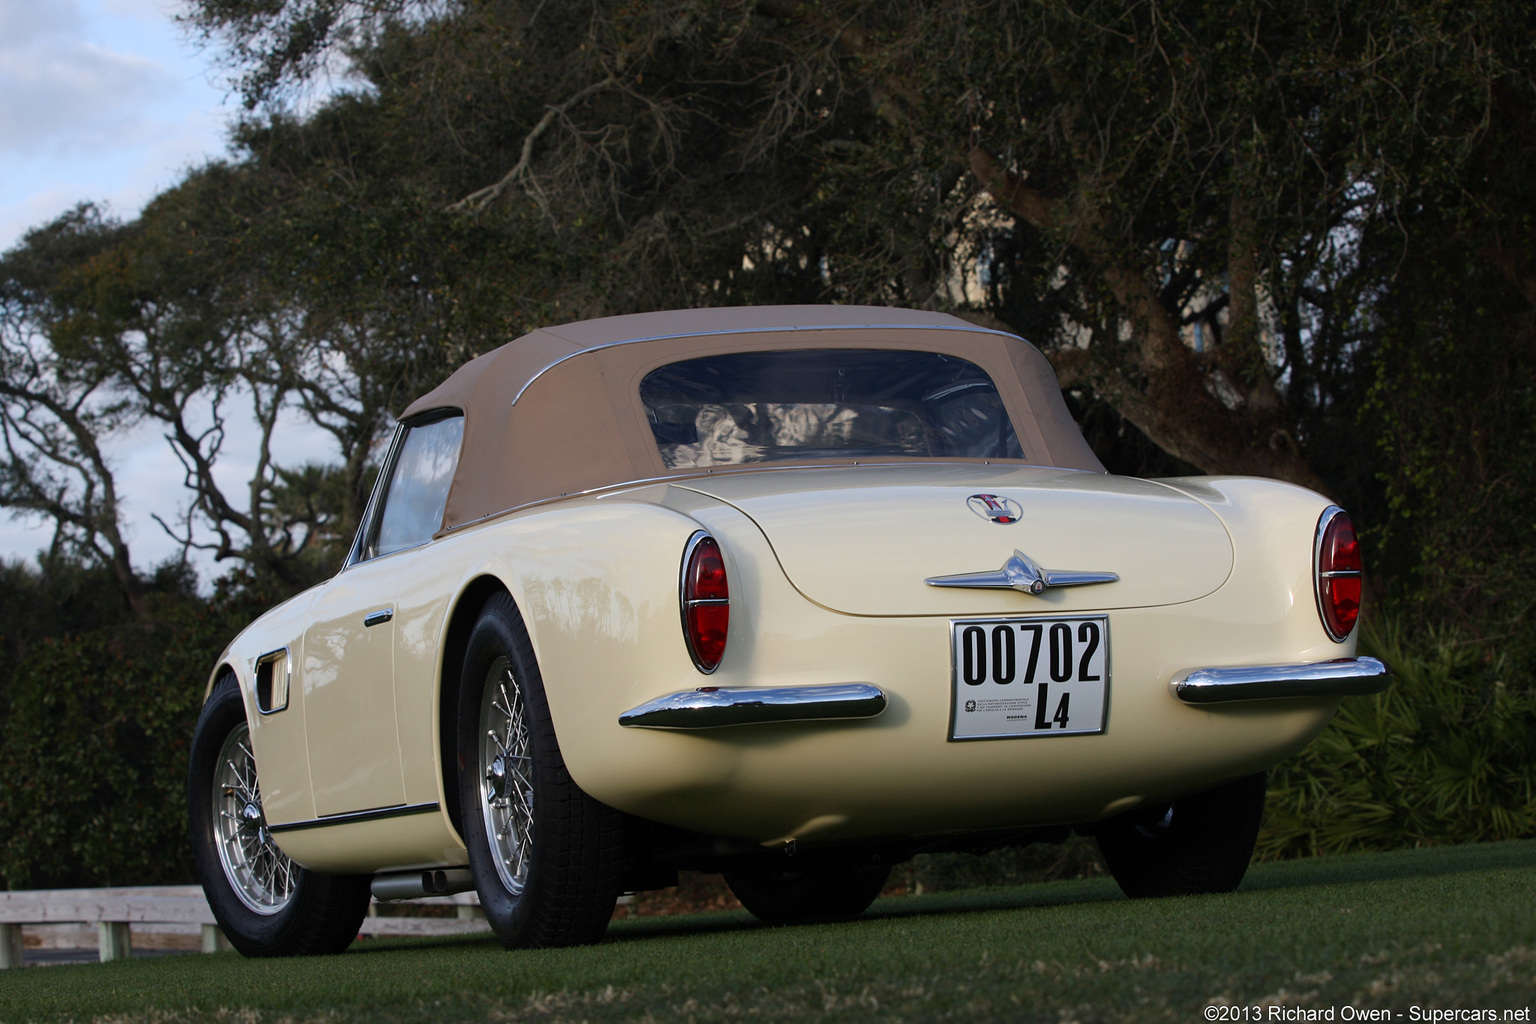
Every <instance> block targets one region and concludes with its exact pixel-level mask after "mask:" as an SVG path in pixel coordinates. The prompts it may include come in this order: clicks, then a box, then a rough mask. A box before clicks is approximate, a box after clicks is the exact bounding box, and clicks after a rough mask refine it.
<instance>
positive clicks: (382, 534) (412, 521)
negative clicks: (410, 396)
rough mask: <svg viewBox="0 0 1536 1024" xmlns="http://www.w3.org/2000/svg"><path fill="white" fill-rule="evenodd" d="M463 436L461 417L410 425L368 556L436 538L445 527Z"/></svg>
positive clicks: (396, 459) (391, 475)
mask: <svg viewBox="0 0 1536 1024" xmlns="http://www.w3.org/2000/svg"><path fill="white" fill-rule="evenodd" d="M463 440H464V417H463V416H450V417H447V418H446V419H440V420H434V421H433V422H431V423H423V424H421V425H420V426H413V427H410V428H408V429H407V431H406V434H405V437H404V438H403V439H402V441H401V444H400V450H399V454H397V455H396V456H395V463H394V470H393V472H392V473H391V474H390V479H389V489H388V490H387V491H386V492H385V494H384V508H383V510H382V512H381V514H380V515H379V530H378V534H377V539H376V540H375V541H374V544H373V550H372V551H371V552H369V554H370V555H387V554H389V553H390V552H391V551H400V550H401V549H403V548H409V547H415V546H416V545H417V544H425V543H426V542H427V541H429V540H431V539H432V535H433V534H434V533H436V532H437V531H438V528H439V527H441V526H442V525H443V509H444V508H445V507H446V506H447V504H448V486H449V484H451V483H452V482H453V471H454V470H455V469H456V468H457V467H458V464H459V445H460V443H461V442H462V441H463Z"/></svg>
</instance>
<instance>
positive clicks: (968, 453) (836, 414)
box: [640, 349, 1024, 469]
mask: <svg viewBox="0 0 1536 1024" xmlns="http://www.w3.org/2000/svg"><path fill="white" fill-rule="evenodd" d="M640 399H641V401H642V402H644V403H645V410H646V415H647V417H648V418H649V420H650V424H651V432H652V433H653V434H654V436H655V438H656V446H657V448H658V449H659V450H660V452H661V458H662V461H663V462H664V463H665V464H666V466H667V468H668V469H693V468H702V467H706V466H730V465H741V464H744V463H751V462H767V461H771V460H774V459H822V458H836V459H848V458H879V457H888V456H905V457H914V456H916V457H930V458H944V457H951V458H953V457H963V458H982V459H987V458H996V459H1022V458H1023V457H1024V452H1023V449H1022V447H1021V446H1020V444H1019V439H1018V436H1017V435H1016V434H1015V433H1014V430H1013V424H1012V422H1010V421H1009V419H1008V414H1007V412H1006V411H1005V410H1004V408H1003V403H1002V399H1001V398H999V396H998V393H997V387H996V385H994V384H993V383H992V379H991V378H990V377H988V376H987V375H986V373H984V372H983V371H982V370H981V368H980V367H978V366H976V364H974V363H971V362H967V361H966V360H964V359H957V358H956V357H954V356H948V355H942V354H940V353H937V352H909V351H886V350H880V349H809V350H792V351H775V352H738V353H731V354H727V355H716V356H705V357H704V358H701V359H689V360H685V361H683V362H677V363H672V364H670V365H667V366H663V367H660V368H658V369H656V370H652V371H651V372H650V373H648V374H646V376H645V379H644V380H642V381H641V382H640Z"/></svg>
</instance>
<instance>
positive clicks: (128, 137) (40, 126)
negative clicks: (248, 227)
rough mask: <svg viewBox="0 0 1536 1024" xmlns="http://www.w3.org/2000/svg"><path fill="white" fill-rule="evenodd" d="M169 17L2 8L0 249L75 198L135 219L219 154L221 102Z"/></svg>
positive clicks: (101, 4) (64, 1)
mask: <svg viewBox="0 0 1536 1024" xmlns="http://www.w3.org/2000/svg"><path fill="white" fill-rule="evenodd" d="M175 9H176V8H175V6H174V5H172V4H168V3H165V2H162V0H48V2H39V0H0V249H7V248H10V246H11V245H13V244H14V243H15V242H16V241H17V240H18V239H19V238H20V236H21V235H22V233H23V232H24V231H25V230H26V229H27V228H30V227H35V226H37V225H40V224H43V223H46V222H47V221H49V220H52V219H53V218H54V217H56V216H58V215H59V214H61V213H63V212H64V211H65V210H67V209H69V208H70V207H72V206H74V205H75V204H76V203H78V202H81V201H84V200H91V201H106V202H107V203H108V204H109V205H110V207H111V208H112V209H113V210H114V211H115V212H116V213H117V214H118V215H119V216H123V217H132V216H134V215H135V214H137V213H138V211H139V209H140V208H141V207H142V206H143V204H144V203H145V202H146V201H148V200H149V199H150V198H151V197H152V196H153V195H154V194H155V193H156V192H157V191H159V190H161V189H164V188H167V187H169V186H171V185H173V184H175V182H176V180H177V179H178V178H179V177H180V175H181V174H182V172H184V171H185V170H186V169H187V168H189V167H192V166H195V165H197V164H200V163H202V162H203V161H205V160H207V159H208V158H209V157H211V156H214V155H217V154H219V153H221V152H222V151H223V150H224V142H223V133H224V123H225V119H226V116H227V113H228V111H227V110H226V109H225V108H224V107H223V100H224V93H223V91H222V90H221V89H219V88H217V87H216V86H215V85H214V84H213V83H212V81H211V78H210V73H209V67H208V58H207V56H206V55H205V54H201V53H198V52H197V51H196V50H195V48H194V47H193V46H192V45H191V44H190V43H189V42H188V41H187V40H186V39H185V38H184V34H183V32H182V30H181V28H180V27H179V26H177V25H176V24H175V22H174V21H173V20H172V17H171V15H172V14H173V13H174V11H175Z"/></svg>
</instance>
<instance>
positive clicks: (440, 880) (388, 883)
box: [372, 868, 475, 900]
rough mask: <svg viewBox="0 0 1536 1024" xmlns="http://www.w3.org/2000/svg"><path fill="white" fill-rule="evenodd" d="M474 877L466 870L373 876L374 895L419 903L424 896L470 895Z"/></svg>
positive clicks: (394, 873) (409, 872)
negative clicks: (457, 893) (463, 893)
mask: <svg viewBox="0 0 1536 1024" xmlns="http://www.w3.org/2000/svg"><path fill="white" fill-rule="evenodd" d="M474 887H475V876H474V875H473V874H472V873H471V872H470V870H469V868H428V869H427V870H425V871H398V872H392V873H390V874H387V875H374V876H373V886H372V889H373V895H374V898H375V899H379V900H419V899H421V898H422V897H423V896H448V895H451V894H453V893H456V892H469V891H470V890H471V889H473V888H474Z"/></svg>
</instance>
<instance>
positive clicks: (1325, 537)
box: [1314, 505, 1364, 643]
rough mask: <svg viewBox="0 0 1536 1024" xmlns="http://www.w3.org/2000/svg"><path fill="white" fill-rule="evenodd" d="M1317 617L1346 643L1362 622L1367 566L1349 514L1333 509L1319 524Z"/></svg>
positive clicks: (1330, 507)
mask: <svg viewBox="0 0 1536 1024" xmlns="http://www.w3.org/2000/svg"><path fill="white" fill-rule="evenodd" d="M1314 563H1315V565H1316V568H1317V613H1318V614H1319V615H1320V616H1322V619H1323V628H1324V629H1326V630H1327V631H1328V635H1329V636H1330V637H1332V638H1333V639H1334V640H1337V641H1339V642H1340V643H1342V642H1343V641H1344V639H1345V638H1346V637H1348V636H1349V633H1350V630H1352V629H1354V628H1355V621H1356V620H1357V619H1359V618H1360V588H1361V577H1362V573H1363V571H1364V565H1363V563H1362V562H1361V559H1360V542H1359V541H1357V540H1356V539H1355V524H1354V523H1352V522H1351V521H1350V519H1349V514H1348V513H1346V512H1345V511H1344V510H1343V509H1341V508H1339V507H1338V506H1337V505H1330V506H1328V508H1327V509H1325V510H1324V511H1323V516H1322V518H1321V519H1319V520H1318V521H1317V548H1316V555H1315V558H1314Z"/></svg>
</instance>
